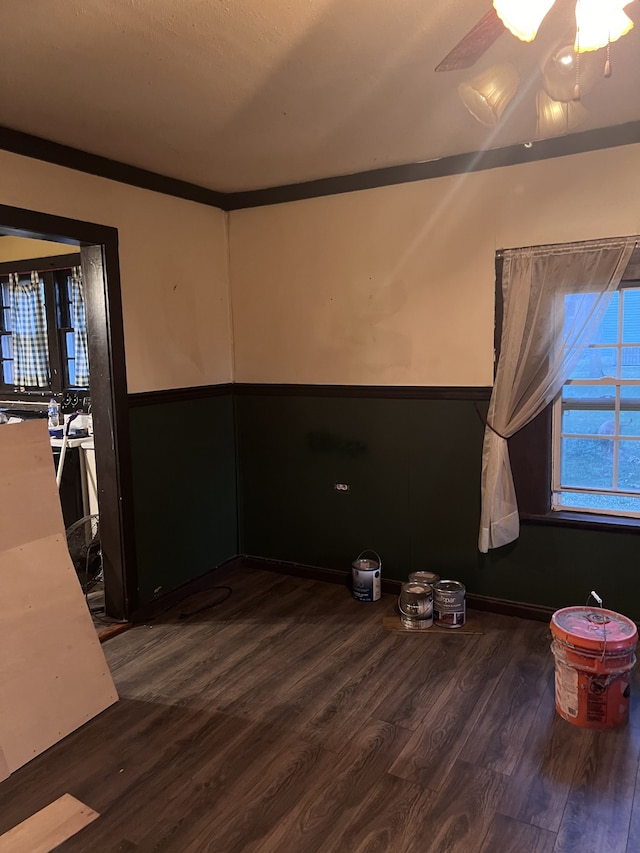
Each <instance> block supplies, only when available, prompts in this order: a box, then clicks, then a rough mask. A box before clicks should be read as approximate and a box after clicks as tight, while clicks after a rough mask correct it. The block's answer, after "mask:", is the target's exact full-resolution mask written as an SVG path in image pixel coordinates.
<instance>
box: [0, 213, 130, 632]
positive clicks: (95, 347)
mask: <svg viewBox="0 0 640 853" xmlns="http://www.w3.org/2000/svg"><path fill="white" fill-rule="evenodd" d="M0 234H12V235H13V236H16V237H27V238H31V239H39V240H53V241H55V242H57V243H67V244H68V245H70V246H80V247H81V256H82V265H83V272H84V275H85V281H86V282H87V287H86V291H85V296H86V308H87V325H88V332H89V335H88V344H89V358H90V359H91V361H92V364H93V365H94V367H93V369H92V371H91V374H92V375H91V398H92V405H93V407H94V412H97V411H99V410H100V411H103V412H104V415H102V416H101V417H96V418H94V441H95V448H96V466H97V473H98V479H99V482H100V495H99V500H100V536H101V540H102V546H103V548H102V550H103V555H107V554H108V559H105V565H104V572H105V590H106V593H105V594H106V610H107V615H109V616H111V617H114V618H116V619H126V618H127V616H128V611H129V609H131V608H133V607H134V606H135V603H136V596H137V573H136V553H135V531H134V523H133V488H132V479H131V457H130V441H129V422H128V408H127V400H126V388H127V379H126V369H125V355H124V331H123V322H122V304H121V297H120V267H119V260H118V231H117V229H115V228H112V227H109V226H105V225H98V224H95V223H92V222H83V221H81V220H76V219H69V218H67V217H63V216H52V215H51V214H48V213H40V212H38V211H33V210H26V209H23V208H18V207H10V206H8V205H0ZM85 262H86V264H87V266H86V267H85ZM95 365H100V369H99V370H96V368H95Z"/></svg>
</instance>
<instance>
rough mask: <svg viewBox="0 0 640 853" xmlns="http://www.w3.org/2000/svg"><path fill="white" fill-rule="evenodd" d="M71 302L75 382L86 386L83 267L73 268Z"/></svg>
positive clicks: (87, 374)
mask: <svg viewBox="0 0 640 853" xmlns="http://www.w3.org/2000/svg"><path fill="white" fill-rule="evenodd" d="M71 304H72V310H71V313H72V317H71V323H72V325H73V338H74V345H75V368H76V381H75V384H76V385H78V386H81V387H83V388H84V387H88V385H89V348H88V346H87V318H86V314H85V308H84V288H83V284H82V269H81V268H80V267H72V268H71Z"/></svg>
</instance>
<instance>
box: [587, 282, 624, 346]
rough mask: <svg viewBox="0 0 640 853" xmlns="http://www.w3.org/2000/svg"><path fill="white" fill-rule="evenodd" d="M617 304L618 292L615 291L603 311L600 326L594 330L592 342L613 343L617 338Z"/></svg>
mask: <svg viewBox="0 0 640 853" xmlns="http://www.w3.org/2000/svg"><path fill="white" fill-rule="evenodd" d="M619 304H620V294H619V292H618V291H616V292H615V293H614V294H613V296H612V298H611V302H610V303H609V306H608V307H607V310H606V311H605V315H604V317H603V318H602V321H601V323H600V327H599V329H598V331H597V332H596V336H595V338H594V340H593V342H594V344H615V343H616V341H617V340H618V308H619Z"/></svg>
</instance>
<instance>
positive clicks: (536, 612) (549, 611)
mask: <svg viewBox="0 0 640 853" xmlns="http://www.w3.org/2000/svg"><path fill="white" fill-rule="evenodd" d="M466 598H467V606H468V607H470V608H471V609H472V610H484V611H487V612H488V613H501V614H502V615H503V616H517V617H518V618H520V619H533V620H534V621H536V622H550V621H551V617H552V616H553V614H554V613H555V612H556V609H557V608H554V607H545V606H544V605H542V604H526V603H525V602H523V601H508V600H507V599H504V598H493V597H491V596H489V595H476V594H475V593H472V592H470V593H467V596H466Z"/></svg>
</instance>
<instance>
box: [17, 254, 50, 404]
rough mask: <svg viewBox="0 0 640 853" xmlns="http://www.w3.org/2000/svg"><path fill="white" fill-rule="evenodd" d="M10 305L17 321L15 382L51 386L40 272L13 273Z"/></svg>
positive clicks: (19, 384)
mask: <svg viewBox="0 0 640 853" xmlns="http://www.w3.org/2000/svg"><path fill="white" fill-rule="evenodd" d="M9 307H10V308H11V321H12V324H13V330H12V340H13V384H14V385H18V386H20V387H26V386H33V385H35V386H39V387H44V388H50V387H51V378H50V369H49V346H48V343H47V315H46V313H45V308H44V283H43V282H42V281H41V280H40V277H39V275H38V273H37V272H35V271H34V272H32V273H31V278H30V279H26V278H23V279H22V280H20V277H19V276H18V274H17V273H10V274H9Z"/></svg>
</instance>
